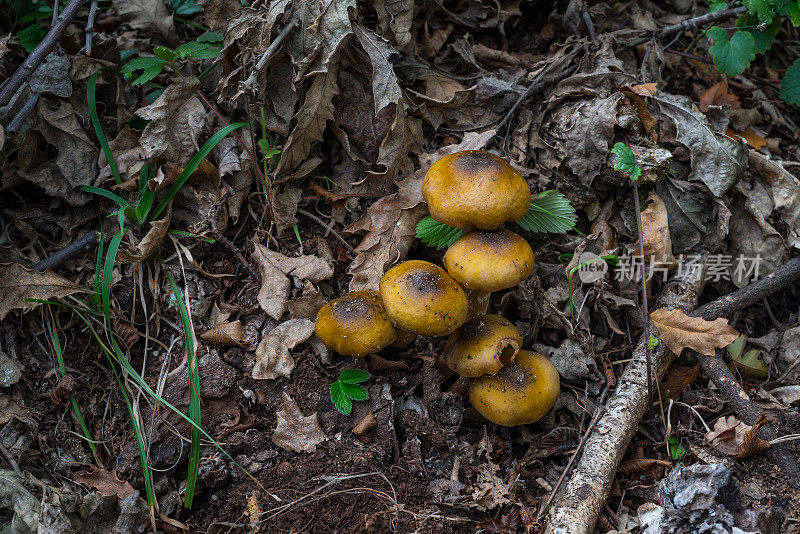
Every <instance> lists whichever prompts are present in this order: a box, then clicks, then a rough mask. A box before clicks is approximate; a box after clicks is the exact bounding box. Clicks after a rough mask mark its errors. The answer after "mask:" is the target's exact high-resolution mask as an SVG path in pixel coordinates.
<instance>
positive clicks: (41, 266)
mask: <svg viewBox="0 0 800 534" xmlns="http://www.w3.org/2000/svg"><path fill="white" fill-rule="evenodd" d="M97 237H98V233H97V232H96V231H91V232H86V233H85V234H83V235H82V236H80V237H78V239H76V240H75V241H73V242H72V243H70V244H69V245H67V246H66V247H64V248H62V249H61V250H59V251H58V252H56V253H55V254H53V255H52V256H48V257H46V258H45V259H43V260H42V261H40V262H39V263H36V264H34V265H33V266H32V267H31V269H34V270H36V271H44V270H46V269H50V268H51V267H55V266H56V265H59V264H61V263H64V262H65V261H67V260H70V259H72V258H74V257H75V256H77V255H78V254H80V253H82V252H83V251H84V250H86V249H88V248H91V247H93V246H95V245H96V244H97Z"/></svg>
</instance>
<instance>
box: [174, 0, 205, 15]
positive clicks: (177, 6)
mask: <svg viewBox="0 0 800 534" xmlns="http://www.w3.org/2000/svg"><path fill="white" fill-rule="evenodd" d="M170 6H171V7H172V12H173V13H174V14H175V15H194V14H196V13H200V11H201V10H202V8H201V7H200V6H198V5H197V3H196V2H195V0H171V1H170Z"/></svg>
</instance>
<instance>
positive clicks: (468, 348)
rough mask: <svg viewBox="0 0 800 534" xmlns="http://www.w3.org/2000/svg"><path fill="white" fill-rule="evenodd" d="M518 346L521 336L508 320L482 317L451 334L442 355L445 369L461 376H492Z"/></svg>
mask: <svg viewBox="0 0 800 534" xmlns="http://www.w3.org/2000/svg"><path fill="white" fill-rule="evenodd" d="M521 345H522V336H521V335H520V333H519V330H517V329H516V327H515V326H514V325H513V324H511V322H510V321H509V320H507V319H506V318H505V317H501V316H499V315H491V314H490V315H481V316H480V317H475V318H474V319H470V320H468V321H467V322H466V323H464V324H463V325H462V326H461V328H459V329H458V330H456V331H455V332H453V334H452V335H451V336H450V339H448V340H447V345H445V347H444V353H443V356H444V361H445V363H446V364H447V366H448V367H449V368H450V369H452V370H453V371H455V372H456V373H458V374H460V375H461V376H468V377H476V376H483V375H486V374H489V375H493V374H495V373H496V372H497V371H499V370H500V369H501V368H502V367H503V365H504V364H508V363H509V362H510V361H511V360H512V359H513V358H514V356H516V355H517V352H518V351H519V348H520V346H521ZM504 349H508V350H504Z"/></svg>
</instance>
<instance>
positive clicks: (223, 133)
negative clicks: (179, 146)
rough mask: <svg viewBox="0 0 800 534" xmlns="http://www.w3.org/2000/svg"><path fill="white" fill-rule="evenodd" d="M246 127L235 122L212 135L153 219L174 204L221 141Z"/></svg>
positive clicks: (171, 188)
mask: <svg viewBox="0 0 800 534" xmlns="http://www.w3.org/2000/svg"><path fill="white" fill-rule="evenodd" d="M246 125H247V123H246V122H235V123H233V124H229V125H228V126H226V127H224V128H223V129H221V130H220V131H218V132H217V133H215V134H214V135H212V136H211V138H210V139H209V140H208V141H206V142H205V144H204V145H203V147H202V148H201V149H200V150H199V151H198V152H197V154H195V155H194V157H193V158H192V159H191V160H190V161H189V163H188V164H187V165H186V167H184V169H183V171H181V174H180V175H179V176H178V179H177V180H175V183H174V184H172V187H170V188H169V191H167V195H166V196H165V197H164V199H163V200H162V201H161V202H159V204H158V206H157V207H156V209H155V211H154V212H153V219H157V218H158V216H159V215H161V212H163V211H164V210H165V209H166V207H167V206H169V203H170V202H172V198H173V197H174V196H175V195H176V194H177V193H178V191H179V190H180V188H181V187H183V184H185V183H186V180H188V179H189V177H190V176H191V175H192V173H193V172H194V171H196V170H197V167H199V166H200V163H201V162H202V161H203V160H204V159H205V157H206V156H208V154H209V152H211V151H212V150H213V149H214V147H215V146H217V144H218V143H219V142H220V141H222V140H223V139H224V138H225V137H227V135H228V134H229V133H231V132H232V131H234V130H236V129H237V128H241V127H242V126H246Z"/></svg>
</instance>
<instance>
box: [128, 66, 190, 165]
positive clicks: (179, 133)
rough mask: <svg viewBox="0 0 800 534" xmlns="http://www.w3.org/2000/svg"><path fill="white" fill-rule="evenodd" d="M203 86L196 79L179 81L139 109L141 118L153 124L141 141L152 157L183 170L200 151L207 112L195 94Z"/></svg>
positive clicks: (137, 112)
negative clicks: (200, 140) (200, 141)
mask: <svg viewBox="0 0 800 534" xmlns="http://www.w3.org/2000/svg"><path fill="white" fill-rule="evenodd" d="M199 86H200V82H199V81H198V80H197V78H195V77H193V76H187V77H180V78H177V79H176V80H175V81H173V82H172V83H171V84H170V85H169V86H168V87H167V88H166V89H165V90H164V92H163V93H161V95H160V96H159V97H158V98H157V99H156V100H155V102H153V103H152V104H150V105H149V106H146V107H143V108H139V109H137V110H136V115H137V116H138V117H141V118H142V119H145V120H148V121H150V122H149V123H148V124H147V126H145V128H144V131H143V132H142V136H141V138H140V139H139V144H140V145H141V146H142V148H143V149H144V152H145V155H146V156H147V157H148V158H157V157H163V158H165V159H168V160H169V162H170V163H172V164H175V165H177V166H179V167H183V166H185V165H186V164H187V163H189V160H190V159H191V158H192V156H194V155H195V153H197V151H198V150H199V149H200V147H199V145H198V144H197V140H198V139H199V138H200V134H201V133H202V131H203V127H204V126H205V119H206V112H205V109H204V108H203V104H202V103H201V102H200V99H199V98H197V95H196V94H195V91H196V90H197V88H198V87H199Z"/></svg>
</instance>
